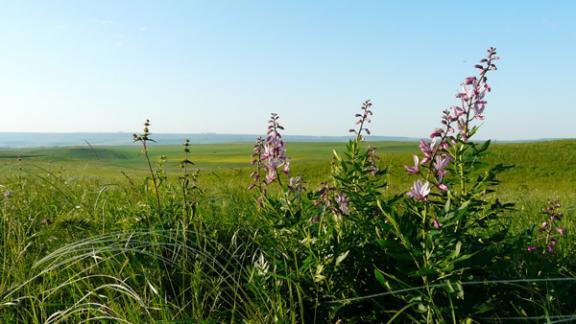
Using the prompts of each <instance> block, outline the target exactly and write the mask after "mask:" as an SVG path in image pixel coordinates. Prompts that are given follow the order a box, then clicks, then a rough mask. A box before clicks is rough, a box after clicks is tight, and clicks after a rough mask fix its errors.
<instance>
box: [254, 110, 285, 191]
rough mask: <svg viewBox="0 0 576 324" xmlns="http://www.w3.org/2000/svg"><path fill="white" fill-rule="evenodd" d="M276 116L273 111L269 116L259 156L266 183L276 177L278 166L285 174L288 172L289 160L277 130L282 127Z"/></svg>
mask: <svg viewBox="0 0 576 324" xmlns="http://www.w3.org/2000/svg"><path fill="white" fill-rule="evenodd" d="M278 118H279V117H278V115H277V114H275V113H272V114H271V116H270V120H269V121H268V131H267V133H266V141H264V145H263V148H264V152H263V154H262V156H261V157H260V159H261V160H262V161H263V162H264V167H265V169H266V184H270V183H272V182H274V180H276V179H278V175H279V172H278V169H279V168H282V171H283V172H284V173H285V174H286V175H289V174H290V161H289V160H288V158H287V157H286V146H285V144H284V140H283V139H282V135H280V132H279V130H283V129H284V127H282V126H281V125H280V124H279V123H278Z"/></svg>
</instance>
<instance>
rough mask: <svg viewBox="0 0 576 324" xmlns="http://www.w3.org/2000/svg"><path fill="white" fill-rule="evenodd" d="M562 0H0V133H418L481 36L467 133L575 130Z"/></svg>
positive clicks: (467, 64) (574, 77)
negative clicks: (491, 51)
mask: <svg viewBox="0 0 576 324" xmlns="http://www.w3.org/2000/svg"><path fill="white" fill-rule="evenodd" d="M573 3H574V2H572V1H539V2H536V1H533V2H531V1H479V2H470V1H410V2H408V1H394V2H392V1H338V0H336V1H216V0H211V1H127V0H125V1H116V0H114V1H57V0H54V1H32V0H30V1H0V111H1V112H2V115H1V116H0V131H37V132H44V131H46V132H73V131H84V132H92V131H103V132H115V131H127V132H132V131H136V130H139V129H140V128H141V124H142V122H143V121H144V119H146V118H150V119H151V121H152V125H153V126H152V130H153V131H155V132H173V133H199V132H216V133H241V134H254V133H261V132H263V131H264V129H265V127H266V121H267V118H268V114H269V113H270V112H276V113H279V114H280V116H281V121H282V123H283V124H284V126H285V127H286V133H288V134H302V135H345V134H346V131H347V129H348V128H350V127H351V126H353V123H354V120H353V114H354V113H355V112H356V111H357V110H358V109H359V107H360V104H361V102H362V101H363V100H365V99H372V101H373V103H374V113H375V116H374V121H373V124H372V131H373V133H375V134H377V135H390V136H414V137H422V136H427V134H428V133H429V132H430V130H431V129H433V128H434V127H436V125H437V124H438V123H439V120H440V113H441V111H442V110H443V109H445V108H447V107H448V106H450V105H452V104H455V103H456V101H455V98H454V94H455V92H456V91H457V88H458V84H459V83H460V82H461V80H463V79H464V77H466V76H468V75H471V74H473V73H475V71H474V69H473V65H474V64H475V62H476V61H478V60H479V59H480V58H482V56H483V55H484V51H485V49H486V48H487V47H489V46H494V47H497V48H498V52H499V55H500V56H501V57H502V60H501V61H500V62H499V71H496V72H495V73H494V74H493V75H492V76H491V77H490V81H491V85H492V87H493V90H494V91H493V93H492V94H491V95H490V97H489V98H488V106H487V108H486V116H487V118H486V121H485V124H484V125H483V127H482V129H481V131H480V134H479V137H482V138H495V139H527V138H550V137H575V136H576V126H575V123H576V104H575V102H576V67H575V65H576V19H574V17H576V5H575V4H573Z"/></svg>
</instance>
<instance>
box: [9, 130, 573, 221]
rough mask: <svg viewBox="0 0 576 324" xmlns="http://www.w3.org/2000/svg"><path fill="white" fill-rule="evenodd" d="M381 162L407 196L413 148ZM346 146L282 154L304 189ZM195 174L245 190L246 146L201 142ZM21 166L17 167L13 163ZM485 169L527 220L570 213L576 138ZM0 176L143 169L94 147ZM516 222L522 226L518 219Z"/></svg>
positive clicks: (126, 154)
mask: <svg viewBox="0 0 576 324" xmlns="http://www.w3.org/2000/svg"><path fill="white" fill-rule="evenodd" d="M371 145H373V146H375V147H376V148H377V152H378V153H379V155H380V157H381V163H382V165H384V166H387V167H389V168H390V171H391V176H390V178H391V182H390V183H389V185H390V191H391V192H393V193H398V192H402V191H406V190H407V188H408V187H409V186H410V184H411V181H413V179H412V178H411V177H410V176H408V175H407V174H406V172H405V171H404V167H403V166H404V165H407V164H410V163H411V157H412V154H416V153H417V150H418V149H417V143H415V142H373V143H371ZM344 148H345V143H289V144H288V155H289V156H290V158H291V160H292V165H293V167H294V168H295V173H296V174H300V175H302V176H303V178H304V180H305V181H306V182H307V183H308V185H309V186H311V187H315V186H317V185H318V184H319V183H320V182H322V181H325V180H326V178H325V175H326V174H327V173H328V170H329V168H330V162H331V157H332V151H333V150H335V151H336V152H342V151H343V150H344ZM190 150H191V152H190V155H191V160H192V161H193V162H194V163H195V165H194V168H197V169H199V170H200V171H201V176H200V183H201V184H202V187H204V188H212V189H211V191H214V192H217V191H224V192H230V190H239V191H244V190H243V188H245V187H247V186H248V183H249V173H250V171H251V170H252V166H251V165H250V154H251V150H252V145H251V144H201V145H192V146H191V148H190ZM150 151H151V157H152V160H153V161H158V160H159V159H160V157H161V156H166V157H167V164H166V170H167V173H168V174H169V175H171V176H174V177H177V176H178V174H179V173H180V172H181V169H180V167H179V162H180V161H181V160H182V159H183V150H182V146H181V145H156V146H152V148H151V150H150ZM19 157H20V158H21V162H17V159H18V158H19ZM487 163H490V164H496V163H503V164H506V165H513V166H514V168H512V169H510V170H509V171H507V172H505V173H504V174H502V176H501V180H502V185H501V187H500V193H501V194H502V195H503V197H505V198H507V199H510V200H511V201H515V202H516V203H517V204H518V208H519V211H523V212H525V216H526V217H528V219H529V220H532V219H533V216H535V214H537V213H538V212H539V207H538V206H542V205H543V204H544V203H545V202H546V201H547V200H550V199H560V200H562V201H564V202H565V204H566V207H567V208H569V209H574V208H576V171H575V170H576V140H558V141H542V142H526V143H506V144H493V145H492V147H491V149H490V152H489V154H488V156H487ZM0 167H1V168H2V169H1V171H2V172H3V173H4V174H10V173H14V172H15V170H17V169H18V168H24V169H26V170H27V171H29V172H32V173H33V172H35V170H36V171H38V170H41V169H45V170H47V171H48V170H49V171H51V172H57V173H58V172H60V173H62V174H66V175H67V176H70V177H85V178H92V179H96V180H101V181H104V180H105V181H108V182H115V181H123V180H125V175H128V176H129V177H135V178H138V177H140V178H141V177H144V176H146V174H147V173H148V169H147V164H146V161H145V159H144V156H143V154H142V149H141V148H140V147H139V146H136V145H134V146H94V147H88V146H83V147H59V148H32V149H21V150H3V151H0ZM519 217H520V218H521V219H522V220H520V221H521V222H524V221H525V220H524V219H523V218H524V216H520V215H519Z"/></svg>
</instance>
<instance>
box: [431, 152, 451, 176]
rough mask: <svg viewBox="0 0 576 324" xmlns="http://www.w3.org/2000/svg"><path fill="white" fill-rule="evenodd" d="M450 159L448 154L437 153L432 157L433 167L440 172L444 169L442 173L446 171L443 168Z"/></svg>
mask: <svg viewBox="0 0 576 324" xmlns="http://www.w3.org/2000/svg"><path fill="white" fill-rule="evenodd" d="M451 160H452V158H451V157H450V156H449V155H446V154H442V155H437V156H436V158H435V159H434V169H436V171H438V173H440V171H444V173H446V172H445V170H444V169H445V168H446V167H447V166H448V164H449V163H450V161H451Z"/></svg>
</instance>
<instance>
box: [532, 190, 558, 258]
mask: <svg viewBox="0 0 576 324" xmlns="http://www.w3.org/2000/svg"><path fill="white" fill-rule="evenodd" d="M560 207H561V206H560V202H558V201H551V202H550V203H549V204H548V207H546V208H545V209H544V210H543V211H542V213H543V214H544V215H546V216H547V219H546V220H545V221H544V222H543V223H542V224H541V225H540V228H539V229H538V232H539V233H541V235H543V236H542V240H544V247H543V249H542V251H543V252H544V253H546V252H547V253H552V252H554V247H555V246H556V243H558V239H559V238H560V237H561V236H564V235H565V234H566V231H565V230H564V228H562V227H560V226H558V225H557V222H558V221H560V220H561V219H562V217H564V214H563V213H562V212H561V211H560ZM538 249H539V248H538V246H536V245H529V246H528V251H536V250H538Z"/></svg>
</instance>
